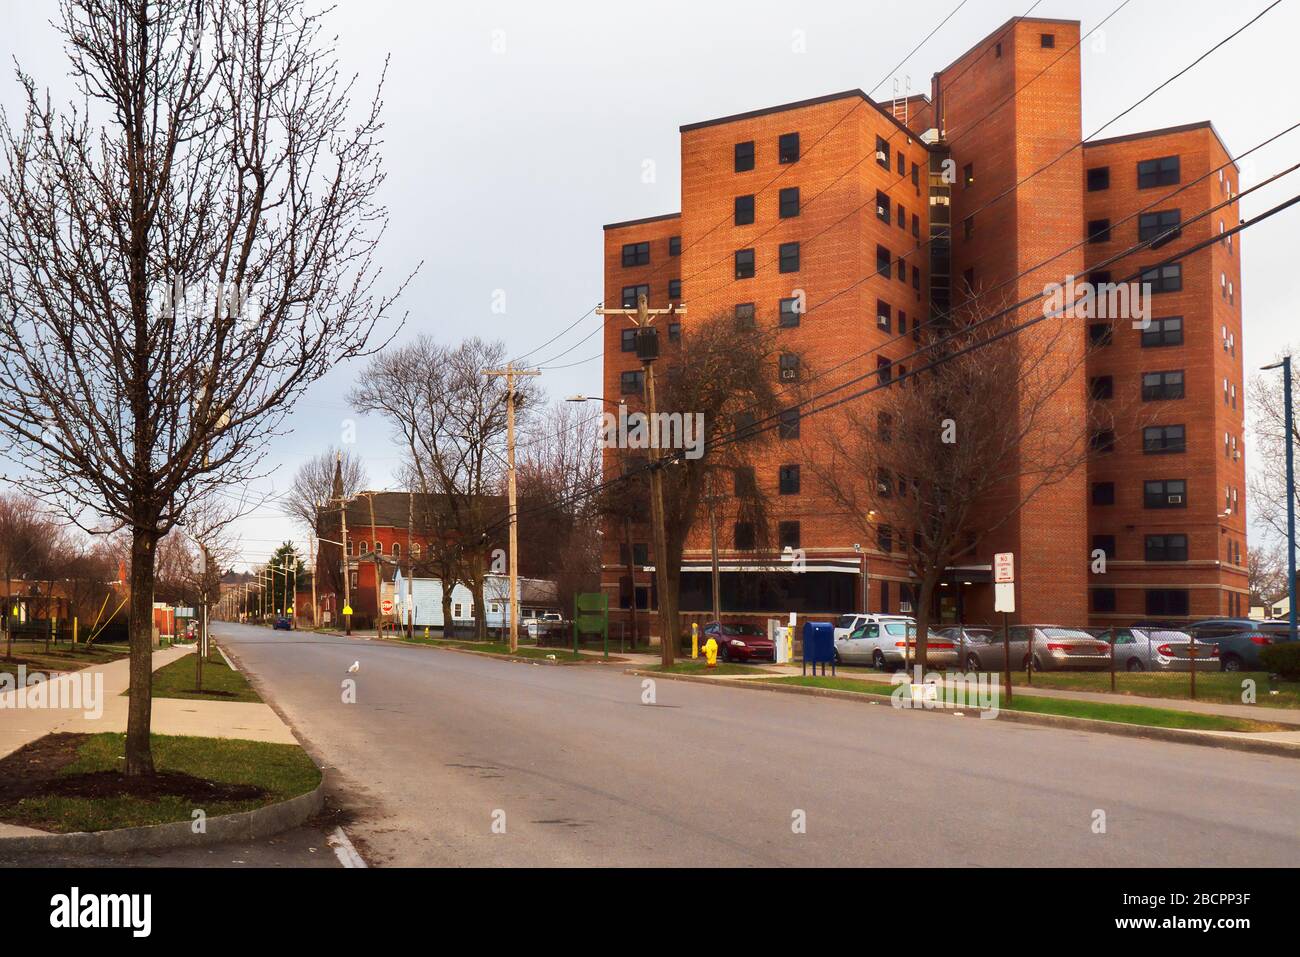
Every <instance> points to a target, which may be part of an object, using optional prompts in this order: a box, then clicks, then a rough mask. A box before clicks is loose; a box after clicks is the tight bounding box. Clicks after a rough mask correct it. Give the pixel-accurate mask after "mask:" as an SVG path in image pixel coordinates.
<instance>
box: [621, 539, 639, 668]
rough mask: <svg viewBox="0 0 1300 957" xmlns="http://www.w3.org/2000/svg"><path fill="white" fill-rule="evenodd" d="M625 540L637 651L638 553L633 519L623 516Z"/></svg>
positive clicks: (633, 640)
mask: <svg viewBox="0 0 1300 957" xmlns="http://www.w3.org/2000/svg"><path fill="white" fill-rule="evenodd" d="M623 539H624V541H626V542H627V580H628V582H629V587H630V588H631V590H632V597H631V599H630V600H629V602H628V607H629V608H630V609H631V611H632V650H633V651H636V638H637V634H636V630H637V628H636V553H635V551H634V550H633V548H632V517H631V516H630V515H624V516H623Z"/></svg>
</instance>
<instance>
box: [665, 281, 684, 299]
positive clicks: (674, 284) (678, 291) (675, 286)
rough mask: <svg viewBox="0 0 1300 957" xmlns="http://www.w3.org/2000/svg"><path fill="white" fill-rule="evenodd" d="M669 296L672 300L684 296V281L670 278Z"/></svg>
mask: <svg viewBox="0 0 1300 957" xmlns="http://www.w3.org/2000/svg"><path fill="white" fill-rule="evenodd" d="M668 298H669V299H670V300H677V299H681V298H682V281H681V280H680V279H669V280H668Z"/></svg>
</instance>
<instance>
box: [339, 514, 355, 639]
mask: <svg viewBox="0 0 1300 957" xmlns="http://www.w3.org/2000/svg"><path fill="white" fill-rule="evenodd" d="M339 516H340V522H341V524H342V527H343V535H342V536H341V538H342V540H343V544H342V545H341V546H340V547H339V551H340V552H341V553H342V555H343V612H344V614H343V633H344V634H345V635H351V634H352V560H351V559H350V558H349V557H348V550H349V548H350V546H349V545H348V500H347V499H346V498H342V497H340V498H339Z"/></svg>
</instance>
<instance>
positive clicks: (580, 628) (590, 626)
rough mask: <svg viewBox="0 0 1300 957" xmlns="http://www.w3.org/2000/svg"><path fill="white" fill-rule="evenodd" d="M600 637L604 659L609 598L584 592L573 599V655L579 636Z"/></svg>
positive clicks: (607, 633)
mask: <svg viewBox="0 0 1300 957" xmlns="http://www.w3.org/2000/svg"><path fill="white" fill-rule="evenodd" d="M583 634H587V635H600V637H601V641H602V642H603V644H604V649H605V657H606V658H608V657H609V596H608V595H606V594H605V593H604V592H585V593H582V594H579V595H577V596H576V597H575V598H574V599H573V653H574V654H575V655H576V654H577V653H578V636H579V635H583Z"/></svg>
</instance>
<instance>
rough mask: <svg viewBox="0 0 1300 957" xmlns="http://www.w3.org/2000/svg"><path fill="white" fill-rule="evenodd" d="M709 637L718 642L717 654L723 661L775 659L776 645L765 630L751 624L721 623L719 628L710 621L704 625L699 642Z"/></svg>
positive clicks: (701, 642)
mask: <svg viewBox="0 0 1300 957" xmlns="http://www.w3.org/2000/svg"><path fill="white" fill-rule="evenodd" d="M710 638H712V639H713V640H714V641H716V642H717V643H718V656H719V657H720V658H721V659H722V660H723V661H775V660H776V645H775V644H774V643H773V642H772V640H771V639H770V638H768V637H767V633H766V632H764V631H762V630H761V629H759V628H756V627H754V626H753V625H722V626H721V629H719V626H718V625H717V623H716V622H711V623H710V624H707V625H705V626H704V631H703V632H702V633H701V634H700V644H701V645H703V644H704V642H706V641H708V640H709V639H710ZM701 653H702V652H701Z"/></svg>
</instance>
